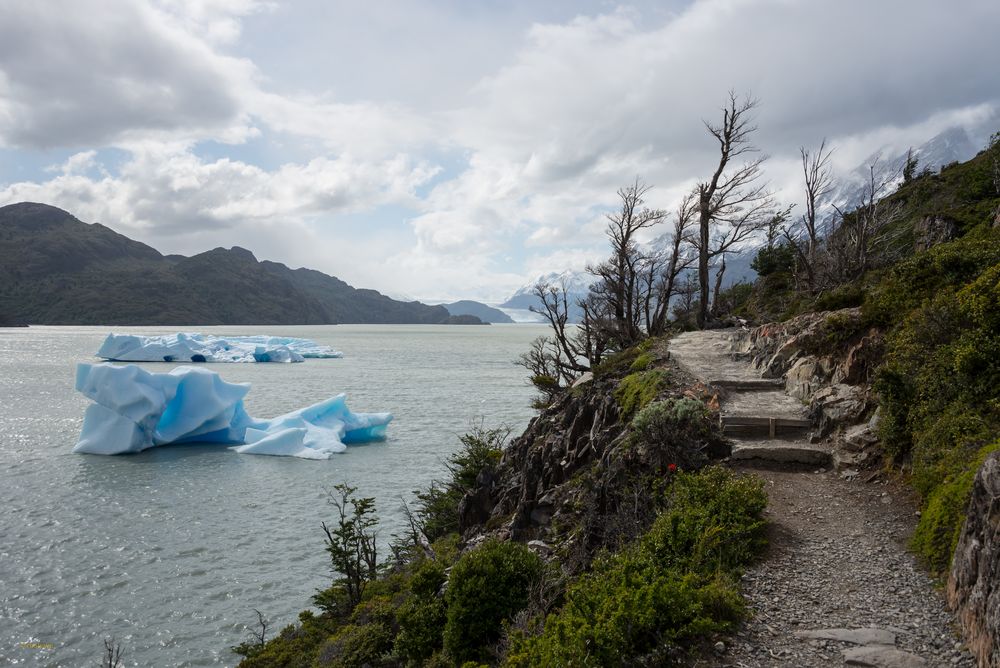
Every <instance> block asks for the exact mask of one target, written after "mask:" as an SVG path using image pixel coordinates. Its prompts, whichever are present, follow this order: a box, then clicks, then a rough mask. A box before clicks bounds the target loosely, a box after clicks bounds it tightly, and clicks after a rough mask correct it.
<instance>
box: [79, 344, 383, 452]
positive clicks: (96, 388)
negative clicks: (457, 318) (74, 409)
mask: <svg viewBox="0 0 1000 668" xmlns="http://www.w3.org/2000/svg"><path fill="white" fill-rule="evenodd" d="M76 389H77V391H79V392H80V393H82V394H83V395H84V396H86V397H87V398H88V399H90V400H91V401H93V402H94V403H93V404H91V405H90V406H88V407H87V412H86V413H85V414H84V418H83V429H82V430H81V432H80V440H79V442H78V443H77V444H76V446H74V448H73V452H81V453H90V454H98V455H119V454H124V453H130V452H142V451H143V450H147V449H149V448H154V447H157V446H161V445H168V444H172V443H225V444H230V445H232V446H234V447H232V448H231V449H232V450H235V451H236V452H239V453H246V454H255V455H284V456H291V457H300V458H303V459H329V458H330V457H331V456H332V455H334V454H337V453H340V452H343V451H344V450H346V449H347V446H348V445H349V444H353V443H364V442H368V441H375V440H381V439H384V438H385V431H386V427H387V425H388V424H389V422H390V421H391V420H392V415H390V414H389V413H352V412H351V411H350V410H349V409H348V408H347V398H346V395H344V394H339V395H337V396H335V397H331V398H330V399H326V400H325V401H321V402H319V403H317V404H314V405H312V406H308V407H306V408H302V409H299V410H297V411H292V412H291V413H286V414H285V415H279V416H278V417H275V418H271V419H261V418H255V417H251V416H250V415H248V414H247V412H246V410H245V409H244V407H243V398H244V397H246V395H247V393H248V392H249V391H250V384H249V383H228V382H226V381H224V380H222V378H221V377H220V376H219V374H218V373H216V372H214V371H209V370H208V369H205V368H201V367H191V366H182V367H177V368H176V369H173V370H172V371H170V372H169V373H153V372H150V371H146V370H145V369H142V368H140V367H138V366H135V365H134V364H129V365H125V366H117V365H114V364H108V363H101V364H86V363H84V364H79V365H77V369H76Z"/></svg>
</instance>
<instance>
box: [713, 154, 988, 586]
mask: <svg viewBox="0 0 1000 668" xmlns="http://www.w3.org/2000/svg"><path fill="white" fill-rule="evenodd" d="M881 206H883V207H884V208H889V207H897V210H898V211H900V215H899V216H898V217H897V220H896V221H895V222H894V224H893V226H892V229H890V230H887V232H886V235H887V237H889V238H891V239H892V244H893V248H892V251H891V252H890V253H888V256H889V257H891V258H892V260H891V261H886V262H883V263H881V265H880V266H876V267H875V268H873V269H872V270H870V271H868V272H867V273H865V274H864V275H863V276H861V277H859V278H858V279H856V280H852V281H847V282H844V283H842V284H840V285H837V286H834V287H832V288H831V289H827V290H825V291H822V292H820V293H818V294H812V293H809V292H808V291H805V290H797V289H796V287H795V285H796V275H795V271H796V266H795V263H794V257H793V255H792V254H791V253H787V254H785V255H784V258H785V261H784V263H782V262H781V261H778V262H772V264H771V265H769V266H768V267H767V270H766V271H765V272H764V275H762V277H761V279H760V280H759V281H758V282H757V283H756V284H755V285H754V286H753V288H752V289H749V290H748V291H747V292H746V293H745V294H744V295H742V299H741V302H740V303H739V304H738V305H737V306H736V307H735V308H734V309H733V310H734V313H736V314H738V315H741V316H744V317H748V318H750V319H752V320H754V321H758V322H767V321H772V320H783V319H787V318H789V317H791V316H794V315H797V314H800V313H803V312H806V311H811V310H827V309H835V308H842V307H847V306H861V308H862V315H863V318H862V320H861V321H860V322H859V323H855V322H852V323H847V322H845V323H843V324H844V325H845V326H847V325H848V324H849V325H850V330H849V331H848V330H844V331H839V332H838V331H830V332H828V338H829V339H830V340H831V341H834V340H848V339H851V338H852V337H856V336H859V335H860V334H861V333H863V332H865V331H868V329H869V328H872V327H874V328H876V329H877V330H880V331H882V332H884V334H885V341H886V345H885V349H884V353H883V357H882V359H881V360H879V362H878V366H877V369H876V373H875V379H874V386H873V387H874V390H875V393H876V396H877V399H878V405H879V435H880V437H881V439H882V443H883V447H884V450H885V454H886V456H887V461H888V463H890V464H891V465H893V466H895V467H898V468H899V469H900V470H901V471H903V472H904V473H905V474H906V475H908V476H909V477H910V479H911V480H912V483H913V485H914V487H915V489H916V490H917V492H918V493H919V494H920V497H921V499H922V503H923V510H922V513H921V517H920V521H919V525H918V527H917V531H916V536H915V538H914V541H913V547H914V549H915V550H916V551H917V553H918V554H920V555H921V556H922V557H923V558H924V559H925V561H926V563H927V564H928V565H929V567H930V568H931V569H932V570H934V571H937V572H940V573H943V572H946V571H947V569H948V567H949V564H950V563H951V560H952V557H953V555H954V551H955V545H956V543H957V540H958V536H959V532H960V530H961V527H962V523H963V522H964V520H965V513H966V508H967V506H968V502H969V496H970V492H971V489H972V483H973V478H974V477H975V474H976V471H977V470H978V469H979V467H980V465H981V464H982V462H983V461H984V459H985V458H986V456H987V455H988V454H989V453H990V452H992V451H994V450H996V449H998V447H1000V440H998V435H1000V146H998V145H996V144H994V145H993V146H991V147H990V148H988V149H987V150H985V151H983V152H981V153H980V154H979V155H978V156H976V157H975V158H973V159H972V160H970V161H968V162H966V163H962V164H954V165H950V166H947V167H945V168H944V169H942V171H941V172H940V173H939V174H924V175H922V176H918V177H916V178H913V179H912V180H911V181H910V182H908V183H904V184H903V185H902V186H901V187H900V188H899V189H898V191H896V192H895V193H893V194H892V195H890V196H888V197H886V198H885V199H884V200H883V201H882V202H881ZM762 256H763V257H764V258H765V259H773V258H774V257H776V256H777V257H779V258H780V257H781V253H780V248H779V249H776V251H772V252H771V253H770V255H769V256H765V255H764V252H762ZM762 256H759V257H762Z"/></svg>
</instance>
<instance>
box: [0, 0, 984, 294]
mask: <svg viewBox="0 0 1000 668" xmlns="http://www.w3.org/2000/svg"><path fill="white" fill-rule="evenodd" d="M501 4H503V3H482V4H479V3H466V2H457V1H456V2H426V3H420V2H415V1H405V0H401V1H400V2H396V3H389V2H378V3H364V5H359V4H358V3H349V2H319V1H317V0H303V1H301V2H294V1H287V2H256V1H253V0H161V1H159V2H155V1H152V0H128V1H126V0H48V1H46V2H37V1H35V0H6V1H5V2H2V3H0V148H2V150H3V155H4V157H5V158H6V160H5V162H6V163H8V164H7V165H6V167H5V168H4V169H3V170H0V204H7V203H10V202H16V201H22V200H34V201H43V202H48V203H51V204H55V205H57V206H61V207H63V208H65V209H67V210H69V211H70V212H72V213H74V214H75V215H77V217H79V218H81V219H82V220H85V221H88V222H91V221H100V222H102V223H104V224H106V225H108V226H110V227H112V228H114V229H117V230H119V231H121V232H123V233H125V234H128V235H130V236H133V237H135V238H138V239H140V240H142V241H146V242H147V243H151V244H153V245H155V246H156V247H157V248H159V249H160V250H162V251H163V252H185V253H191V252H197V251H199V250H206V249H208V248H210V247H213V246H218V245H224V246H231V245H240V246H244V247H247V248H250V249H252V250H254V251H255V252H256V254H257V256H258V257H260V258H267V259H274V260H279V261H284V262H287V263H289V264H291V265H293V266H301V265H306V266H312V267H315V268H317V269H321V270H323V271H326V272H329V273H332V274H334V275H337V276H339V277H341V278H343V279H345V280H347V281H349V282H351V283H354V284H356V285H360V286H365V287H374V288H377V289H381V290H384V291H387V292H389V293H391V294H407V295H411V296H414V297H419V298H435V297H439V298H458V297H471V298H481V299H502V298H503V297H504V296H505V295H506V294H507V293H508V292H510V291H511V290H512V289H513V288H516V287H517V286H518V285H519V284H520V283H522V282H524V281H525V280H526V279H528V278H530V277H531V276H532V275H534V274H535V273H540V272H543V271H551V270H562V269H565V268H569V267H576V268H579V267H581V266H582V265H583V264H584V263H586V262H587V260H589V259H592V258H595V257H597V256H598V255H599V254H601V253H602V252H603V247H602V239H601V235H602V228H603V223H602V222H601V221H602V215H603V212H604V211H605V210H607V208H608V207H609V206H612V205H613V204H614V198H615V190H616V189H617V188H618V187H619V186H621V185H622V184H624V183H626V182H628V181H630V180H632V179H633V178H634V177H635V176H636V175H641V176H642V177H643V178H644V179H645V180H646V181H648V182H650V183H652V184H654V185H655V190H654V191H653V193H652V201H651V203H652V204H654V205H660V206H664V207H670V206H672V205H673V204H674V203H675V202H676V200H677V199H678V198H679V197H680V196H681V195H682V194H683V192H684V191H686V190H687V189H688V188H690V187H691V185H692V184H693V183H694V182H695V181H696V180H697V179H698V178H699V177H701V176H702V175H703V174H704V173H705V172H706V171H707V170H708V169H709V168H710V164H711V161H712V159H713V157H714V156H713V154H712V150H713V146H712V142H711V140H710V137H708V136H707V135H706V133H705V132H704V129H703V126H702V120H703V119H711V118H714V116H715V115H716V113H717V109H718V108H719V106H720V105H721V104H722V102H723V101H724V98H725V96H726V93H727V91H728V90H729V89H731V88H732V89H735V90H736V91H740V92H742V91H752V92H753V94H755V95H756V96H758V97H759V98H760V99H761V101H762V104H761V107H760V110H759V114H758V126H759V128H760V129H759V133H758V136H757V143H758V144H759V146H760V147H761V148H762V149H763V150H764V151H766V152H767V153H768V154H770V155H771V160H770V161H769V163H768V174H769V177H770V178H771V180H772V182H773V184H774V185H775V186H776V187H777V188H779V189H780V190H781V191H782V195H783V197H784V198H785V199H786V200H787V201H788V202H789V203H792V202H794V201H795V199H796V192H795V188H796V181H797V169H798V166H797V164H796V154H797V151H798V147H799V146H800V145H802V144H806V145H815V144H817V143H818V142H819V141H820V139H822V138H823V137H827V138H828V140H829V141H830V142H832V143H833V144H834V145H835V146H836V147H837V153H836V163H837V166H838V167H839V168H841V169H844V170H847V169H850V168H852V167H854V166H855V165H856V164H857V163H858V162H859V161H861V160H862V159H864V158H865V157H866V156H868V155H869V154H871V153H872V152H874V151H875V150H877V149H880V148H888V149H890V150H899V149H905V147H906V146H909V145H915V144H920V143H922V142H924V141H926V140H927V139H929V138H930V137H931V136H933V135H934V134H937V133H938V132H940V131H942V130H944V129H946V128H948V127H952V126H955V125H961V126H964V127H968V128H970V129H974V130H975V131H976V132H978V133H979V134H980V135H981V134H982V133H983V132H985V131H986V129H987V128H990V127H991V124H995V123H996V121H997V118H998V113H997V112H998V108H1000V69H998V68H997V67H996V55H995V39H996V34H997V33H998V32H1000V3H997V2H996V1H995V0H957V1H955V2H950V3H947V4H945V3H940V2H936V1H932V0H880V1H879V2H869V1H861V0H848V1H839V0H838V1H835V0H824V1H819V2H817V1H805V0H801V1H795V0H698V1H695V2H691V3H671V4H669V5H665V4H664V3H660V2H651V3H648V4H643V3H638V4H622V5H616V4H610V3H606V2H596V1H595V2H592V3H577V2H552V3H529V2H512V3H510V4H509V5H507V6H501ZM542 4H544V5H545V7H544V8H539V7H537V5H542ZM369 5H370V6H371V7H369ZM362 6H364V10H361V9H359V7H362ZM993 129H1000V128H993ZM978 139H981V137H977V140H978ZM42 156H45V157H46V158H47V157H48V156H58V157H57V159H53V160H52V161H51V162H49V163H48V164H46V165H44V166H46V167H48V169H41V168H39V163H40V161H43V162H44V160H43V159H42Z"/></svg>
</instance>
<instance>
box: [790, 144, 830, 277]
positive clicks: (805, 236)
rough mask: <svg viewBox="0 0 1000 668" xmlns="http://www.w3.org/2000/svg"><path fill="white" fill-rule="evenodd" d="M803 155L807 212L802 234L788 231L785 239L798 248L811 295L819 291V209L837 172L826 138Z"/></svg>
mask: <svg viewBox="0 0 1000 668" xmlns="http://www.w3.org/2000/svg"><path fill="white" fill-rule="evenodd" d="M799 153H800V155H801V156H802V176H803V178H804V180H805V209H806V210H805V213H803V214H802V216H801V217H800V218H799V224H800V231H793V230H791V229H789V228H785V230H784V233H785V238H786V239H787V240H788V242H789V243H790V244H791V246H792V248H794V249H795V254H796V260H797V261H798V263H799V265H800V266H801V267H802V268H803V269H804V270H805V274H806V275H805V278H806V285H807V286H808V288H809V290H810V292H812V291H814V290H815V289H816V273H817V266H816V256H817V253H818V252H819V245H820V229H819V223H820V221H819V213H818V209H819V207H820V206H821V205H822V203H823V201H824V200H825V199H826V198H827V196H828V195H829V194H830V191H831V190H833V171H832V170H831V168H830V156H831V155H832V154H833V150H832V149H829V148H827V146H826V139H823V141H821V142H820V144H819V150H817V151H816V152H815V153H810V151H809V149H807V148H805V147H804V146H803V147H800V148H799Z"/></svg>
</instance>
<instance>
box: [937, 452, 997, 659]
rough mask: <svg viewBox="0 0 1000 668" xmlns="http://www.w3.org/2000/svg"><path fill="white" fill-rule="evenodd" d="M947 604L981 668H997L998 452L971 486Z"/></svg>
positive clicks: (981, 468)
mask: <svg viewBox="0 0 1000 668" xmlns="http://www.w3.org/2000/svg"><path fill="white" fill-rule="evenodd" d="M948 602H949V603H950V604H951V606H952V609H953V610H955V612H956V613H957V615H958V618H959V620H960V622H961V624H962V627H963V630H964V631H965V637H966V640H967V644H968V646H969V649H970V650H971V651H972V653H973V654H974V655H975V656H976V659H977V661H978V665H979V666H980V668H987V667H991V668H995V667H996V666H1000V451H997V452H994V453H993V454H991V455H990V456H989V457H987V458H986V461H985V462H983V465H982V466H981V467H980V469H979V472H978V473H977V474H976V479H975V482H974V483H973V485H972V498H971V500H970V502H969V510H968V514H967V515H966V518H965V525H964V526H963V527H962V533H961V535H960V537H959V540H958V546H957V547H956V548H955V556H954V559H953V560H952V565H951V574H950V577H949V578H948Z"/></svg>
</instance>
